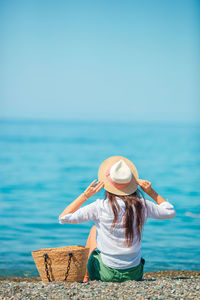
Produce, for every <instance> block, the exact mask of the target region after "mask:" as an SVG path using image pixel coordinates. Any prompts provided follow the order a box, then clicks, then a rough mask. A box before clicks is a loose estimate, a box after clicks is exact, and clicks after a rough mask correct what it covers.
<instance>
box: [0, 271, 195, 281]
mask: <svg viewBox="0 0 200 300" xmlns="http://www.w3.org/2000/svg"><path fill="white" fill-rule="evenodd" d="M191 277H200V270H199V271H187V270H163V271H155V272H144V275H143V279H159V278H174V279H176V278H177V279H188V278H191ZM5 280H7V281H13V282H23V281H27V282H34V281H35V282H38V281H42V280H41V278H40V276H34V277H23V276H9V277H3V276H0V282H1V281H5ZM54 282H55V281H54ZM80 283H81V282H80Z"/></svg>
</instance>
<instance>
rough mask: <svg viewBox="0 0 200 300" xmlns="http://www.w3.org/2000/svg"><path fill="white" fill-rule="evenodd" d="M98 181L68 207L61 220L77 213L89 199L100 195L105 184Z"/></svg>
mask: <svg viewBox="0 0 200 300" xmlns="http://www.w3.org/2000/svg"><path fill="white" fill-rule="evenodd" d="M95 181H96V179H95V180H94V181H93V182H92V183H91V184H90V185H89V186H88V188H87V189H86V190H85V192H84V193H82V194H81V195H80V196H79V197H78V198H76V199H75V200H74V201H73V202H72V203H71V204H70V205H68V206H67V207H66V208H65V209H64V210H63V212H62V213H61V214H60V216H59V219H60V218H61V217H63V216H65V215H67V214H70V213H73V212H75V211H76V210H77V209H78V208H79V207H80V206H81V205H82V204H83V203H84V202H85V201H86V200H87V199H89V198H90V197H91V196H93V195H94V194H96V193H98V192H99V191H100V190H101V189H102V187H103V186H104V183H103V182H100V181H97V182H96V183H95Z"/></svg>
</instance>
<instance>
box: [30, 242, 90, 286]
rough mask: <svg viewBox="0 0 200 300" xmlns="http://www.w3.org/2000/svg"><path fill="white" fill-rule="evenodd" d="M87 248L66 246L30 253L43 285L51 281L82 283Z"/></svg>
mask: <svg viewBox="0 0 200 300" xmlns="http://www.w3.org/2000/svg"><path fill="white" fill-rule="evenodd" d="M88 254H89V248H86V247H85V246H67V247H59V248H46V249H41V250H36V251H33V252H32V256H33V259H34V262H35V264H36V267H37V270H38V272H39V274H40V277H41V279H42V281H43V282H44V283H47V282H51V281H58V280H59V281H69V282H74V281H77V282H82V281H83V278H84V275H85V272H86V268H87V261H88Z"/></svg>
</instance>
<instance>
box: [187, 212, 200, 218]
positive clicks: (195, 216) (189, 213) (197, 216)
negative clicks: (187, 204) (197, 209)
mask: <svg viewBox="0 0 200 300" xmlns="http://www.w3.org/2000/svg"><path fill="white" fill-rule="evenodd" d="M185 216H187V217H192V218H200V214H193V213H191V212H189V211H187V212H186V213H185Z"/></svg>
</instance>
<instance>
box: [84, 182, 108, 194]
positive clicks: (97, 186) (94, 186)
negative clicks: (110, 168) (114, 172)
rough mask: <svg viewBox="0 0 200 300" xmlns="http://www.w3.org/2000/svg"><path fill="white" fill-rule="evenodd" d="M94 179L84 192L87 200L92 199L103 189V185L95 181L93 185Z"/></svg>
mask: <svg viewBox="0 0 200 300" xmlns="http://www.w3.org/2000/svg"><path fill="white" fill-rule="evenodd" d="M95 181H96V179H95V180H94V181H93V182H92V183H91V184H90V185H89V186H88V188H87V189H86V190H85V194H86V196H87V197H88V198H90V197H92V196H93V195H94V194H96V193H98V192H99V191H100V190H101V189H102V188H103V187H104V183H103V182H100V181H97V182H96V183H95Z"/></svg>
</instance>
